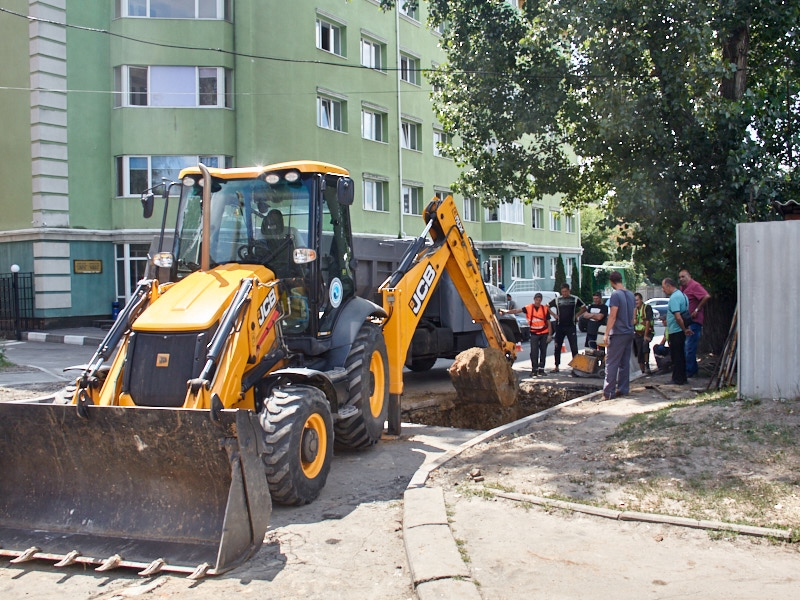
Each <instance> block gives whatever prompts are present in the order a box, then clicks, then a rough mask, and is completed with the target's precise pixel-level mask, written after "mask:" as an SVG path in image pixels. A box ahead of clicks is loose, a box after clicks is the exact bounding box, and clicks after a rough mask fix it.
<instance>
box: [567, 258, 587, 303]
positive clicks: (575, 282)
mask: <svg viewBox="0 0 800 600" xmlns="http://www.w3.org/2000/svg"><path fill="white" fill-rule="evenodd" d="M570 281H571V282H572V283H571V286H572V293H573V294H576V295H581V290H582V288H581V274H580V272H579V271H578V261H577V260H573V261H572V273H570ZM583 300H584V301H586V298H585V297H584V298H583Z"/></svg>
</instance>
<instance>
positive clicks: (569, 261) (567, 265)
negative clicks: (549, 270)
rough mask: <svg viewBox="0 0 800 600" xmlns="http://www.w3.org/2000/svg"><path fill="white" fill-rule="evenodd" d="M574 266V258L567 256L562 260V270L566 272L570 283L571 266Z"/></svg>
mask: <svg viewBox="0 0 800 600" xmlns="http://www.w3.org/2000/svg"><path fill="white" fill-rule="evenodd" d="M574 264H576V262H575V257H574V256H568V257H567V258H565V259H564V270H566V272H567V279H568V280H569V281H570V283H572V265H574Z"/></svg>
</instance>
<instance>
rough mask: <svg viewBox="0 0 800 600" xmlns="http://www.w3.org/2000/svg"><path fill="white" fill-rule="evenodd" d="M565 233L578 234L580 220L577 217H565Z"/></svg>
mask: <svg viewBox="0 0 800 600" xmlns="http://www.w3.org/2000/svg"><path fill="white" fill-rule="evenodd" d="M564 231H566V232H567V233H577V231H578V219H577V218H576V217H575V215H565V216H564Z"/></svg>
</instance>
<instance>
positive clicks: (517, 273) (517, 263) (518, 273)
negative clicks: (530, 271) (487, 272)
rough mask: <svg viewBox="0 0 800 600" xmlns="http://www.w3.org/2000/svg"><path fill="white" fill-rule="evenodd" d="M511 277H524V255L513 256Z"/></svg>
mask: <svg viewBox="0 0 800 600" xmlns="http://www.w3.org/2000/svg"><path fill="white" fill-rule="evenodd" d="M511 279H522V257H521V256H512V257H511Z"/></svg>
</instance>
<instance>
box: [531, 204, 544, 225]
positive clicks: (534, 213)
mask: <svg viewBox="0 0 800 600" xmlns="http://www.w3.org/2000/svg"><path fill="white" fill-rule="evenodd" d="M531 225H532V226H533V228H534V229H544V209H543V208H542V207H540V206H534V207H533V209H532V210H531Z"/></svg>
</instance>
